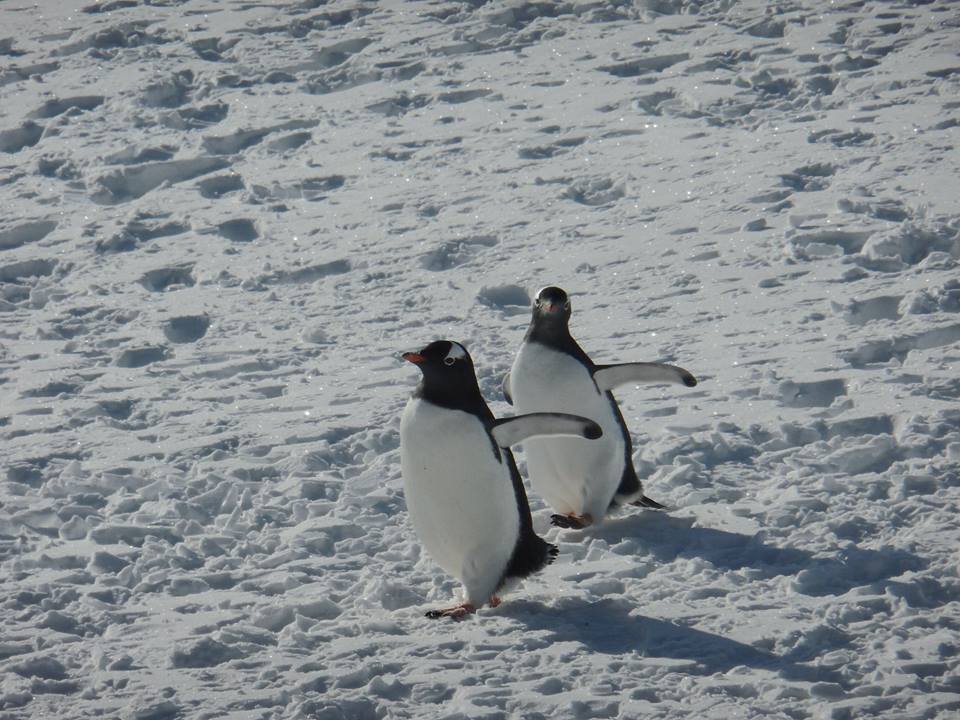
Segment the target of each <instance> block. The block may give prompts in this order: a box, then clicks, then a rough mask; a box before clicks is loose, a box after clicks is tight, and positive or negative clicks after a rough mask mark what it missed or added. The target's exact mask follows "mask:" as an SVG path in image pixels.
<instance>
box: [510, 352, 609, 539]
mask: <svg viewBox="0 0 960 720" xmlns="http://www.w3.org/2000/svg"><path fill="white" fill-rule="evenodd" d="M510 392H511V395H512V396H513V403H514V408H515V409H516V411H517V413H518V414H519V413H530V412H566V413H572V414H574V415H582V416H584V417H588V418H590V419H591V420H593V421H594V422H596V423H597V424H599V425H600V427H601V428H602V429H603V436H602V437H601V438H599V439H597V440H586V439H581V438H570V437H556V438H547V437H541V438H531V439H529V440H525V441H524V443H523V450H524V452H525V454H526V458H527V469H528V470H529V473H530V482H531V483H532V485H533V487H534V489H535V490H536V491H537V492H538V493H539V494H540V495H541V496H542V497H543V498H544V499H545V500H546V501H547V502H548V503H550V505H551V506H552V507H553V508H554V509H555V510H558V511H559V512H562V513H573V514H577V515H582V514H584V513H589V514H591V515H593V517H594V518H595V519H597V520H599V519H600V518H601V517H603V516H604V514H605V513H606V511H607V507H608V506H609V505H610V501H611V500H612V498H613V496H614V493H616V490H617V487H618V485H619V484H620V478H621V476H622V474H623V454H624V443H623V436H622V434H621V433H622V431H621V429H620V425H619V423H618V422H617V418H616V416H615V415H614V413H613V410H612V408H611V407H610V402H609V400H608V399H607V397H606V396H605V395H604V394H603V393H602V392H600V391H599V390H598V389H597V386H596V384H595V383H594V381H593V378H592V377H591V375H590V372H589V371H588V370H587V368H586V367H584V366H583V365H582V364H581V363H580V362H578V361H577V360H576V359H575V358H572V357H570V356H569V355H567V354H565V353H561V352H557V351H556V350H551V349H550V348H547V347H545V346H543V345H540V344H538V343H524V345H523V346H522V347H521V349H520V352H519V353H518V355H517V358H516V360H515V361H514V364H513V368H512V369H511V371H510Z"/></svg>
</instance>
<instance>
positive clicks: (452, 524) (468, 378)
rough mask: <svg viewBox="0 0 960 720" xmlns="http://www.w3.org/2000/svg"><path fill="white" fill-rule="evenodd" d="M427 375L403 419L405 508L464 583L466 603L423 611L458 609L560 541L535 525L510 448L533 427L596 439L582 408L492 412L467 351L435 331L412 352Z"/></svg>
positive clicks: (535, 564) (460, 612)
mask: <svg viewBox="0 0 960 720" xmlns="http://www.w3.org/2000/svg"><path fill="white" fill-rule="evenodd" d="M403 359H404V360H407V361H409V362H412V363H414V364H415V365H416V366H417V367H419V368H420V370H421V372H422V373H423V379H422V380H421V382H420V384H419V385H417V389H416V391H415V392H414V393H413V396H412V397H411V398H410V400H409V402H408V403H407V406H406V408H405V409H404V411H403V417H402V419H401V421H400V462H401V468H402V471H403V483H404V491H405V495H406V500H407V509H408V511H409V513H410V519H411V520H412V521H413V527H414V529H415V530H416V533H417V536H418V537H419V538H420V541H421V542H422V543H423V546H424V547H425V548H426V550H427V552H428V553H429V554H430V556H431V557H432V558H433V559H434V560H435V561H436V563H437V564H438V565H439V566H440V567H441V568H443V569H444V570H446V571H447V572H448V573H450V574H451V575H453V576H454V577H456V578H457V579H458V580H460V582H462V583H463V588H464V600H463V603H462V604H460V605H457V606H455V607H452V608H447V609H443V610H431V611H430V612H428V613H427V617H430V618H438V617H453V618H462V617H464V616H466V615H468V614H469V613H472V612H474V611H475V610H476V609H477V608H478V607H481V606H482V605H484V603H487V602H489V603H490V605H491V606H493V607H496V606H497V605H499V604H500V599H499V598H498V597H497V593H498V592H499V591H501V590H503V589H504V588H505V586H506V585H507V584H508V583H509V582H510V581H514V580H519V579H521V578H524V577H526V576H527V575H530V574H532V573H535V572H537V571H538V570H540V569H542V568H543V567H544V566H546V565H548V564H550V563H551V562H552V561H553V559H554V558H555V557H556V555H557V548H556V546H554V545H551V544H550V543H548V542H546V541H544V540H543V539H542V538H540V537H539V536H538V535H537V534H536V533H535V532H534V531H533V521H532V519H531V517H530V506H529V505H528V504H527V495H526V493H525V492H524V489H523V482H522V481H521V479H520V473H519V471H518V470H517V466H516V463H515V462H514V460H513V454H512V453H511V452H510V450H509V447H510V446H511V445H514V444H516V443H518V442H520V441H522V440H525V439H527V438H529V437H533V436H536V435H573V436H576V437H577V438H580V439H584V442H588V440H587V438H598V437H599V436H600V434H601V430H600V427H599V426H598V425H597V424H596V423H595V422H593V421H591V420H587V419H586V418H583V417H576V416H572V415H564V414H560V413H534V414H531V415H519V416H517V417H511V418H502V419H499V420H497V419H494V417H493V413H492V412H490V408H488V407H487V403H486V402H485V401H484V399H483V396H482V395H481V394H480V387H479V385H477V378H476V375H475V374H474V369H473V361H472V360H471V358H470V355H469V353H468V352H467V351H466V349H465V348H464V347H463V346H462V345H460V344H459V343H455V342H451V341H449V340H437V341H436V342H432V343H430V344H429V345H427V346H426V347H425V348H423V349H422V350H418V351H416V352H407V353H404V354H403Z"/></svg>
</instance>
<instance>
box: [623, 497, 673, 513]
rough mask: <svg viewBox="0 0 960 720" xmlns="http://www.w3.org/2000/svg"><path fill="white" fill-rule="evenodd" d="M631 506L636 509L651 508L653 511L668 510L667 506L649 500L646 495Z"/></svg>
mask: <svg viewBox="0 0 960 720" xmlns="http://www.w3.org/2000/svg"><path fill="white" fill-rule="evenodd" d="M630 504H631V505H633V506H634V507H642V508H651V509H653V510H666V509H667V506H666V505H661V504H660V503H658V502H657V501H656V500H653V499H651V498H648V497H647V496H646V495H641V496H640V499H639V500H634V501H633V502H632V503H630Z"/></svg>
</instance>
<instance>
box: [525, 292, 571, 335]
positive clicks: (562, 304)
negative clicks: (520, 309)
mask: <svg viewBox="0 0 960 720" xmlns="http://www.w3.org/2000/svg"><path fill="white" fill-rule="evenodd" d="M533 319H534V322H536V321H538V320H539V321H542V322H548V323H551V324H553V323H558V324H562V325H566V324H567V321H568V320H569V319H570V298H568V297H567V294H566V293H565V292H564V291H563V290H561V289H560V288H558V287H554V286H553V285H551V286H549V287H545V288H544V289H543V290H541V291H540V292H538V293H537V297H536V299H535V300H534V301H533Z"/></svg>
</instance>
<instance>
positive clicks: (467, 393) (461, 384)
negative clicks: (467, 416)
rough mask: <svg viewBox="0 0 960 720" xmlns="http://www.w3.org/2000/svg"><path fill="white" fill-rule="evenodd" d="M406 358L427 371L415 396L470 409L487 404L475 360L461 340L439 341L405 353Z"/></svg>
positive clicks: (440, 403)
mask: <svg viewBox="0 0 960 720" xmlns="http://www.w3.org/2000/svg"><path fill="white" fill-rule="evenodd" d="M402 357H403V359H404V360H406V361H407V362H412V363H413V364H414V365H416V366H417V367H418V368H420V372H422V373H423V381H422V382H421V383H420V385H418V386H417V390H416V392H415V393H414V396H415V397H421V398H423V399H425V400H429V401H430V402H432V403H434V404H436V405H442V406H444V407H451V408H457V409H461V410H468V411H470V412H478V410H477V408H480V407H481V406H484V404H483V397H482V396H481V394H480V386H479V385H478V384H477V376H476V373H475V372H474V370H473V360H472V359H471V358H470V353H468V352H467V349H466V348H465V347H464V346H463V345H461V344H460V343H456V342H453V341H452V340H436V341H434V342H432V343H430V344H429V345H427V346H426V347H425V348H423V349H422V350H417V351H416V352H406V353H403V356H402ZM484 407H485V406H484Z"/></svg>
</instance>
